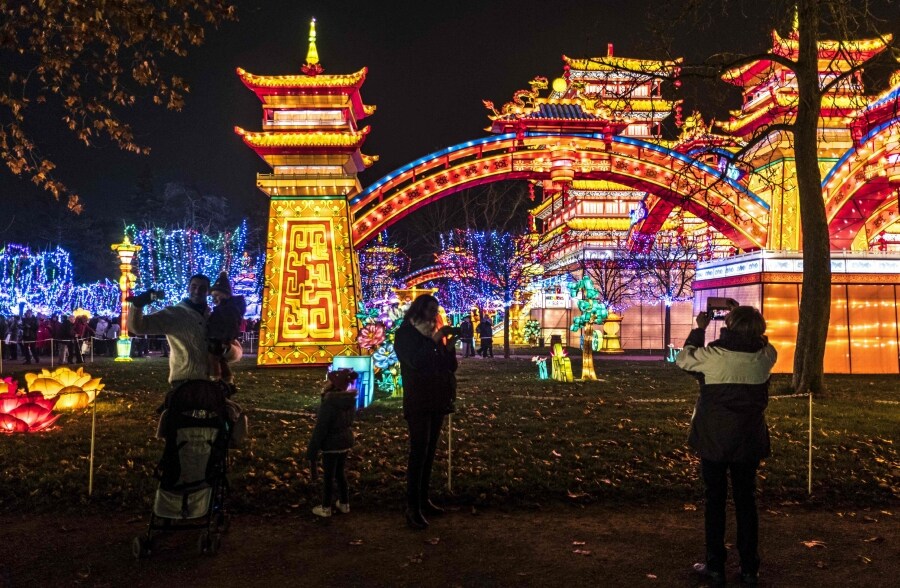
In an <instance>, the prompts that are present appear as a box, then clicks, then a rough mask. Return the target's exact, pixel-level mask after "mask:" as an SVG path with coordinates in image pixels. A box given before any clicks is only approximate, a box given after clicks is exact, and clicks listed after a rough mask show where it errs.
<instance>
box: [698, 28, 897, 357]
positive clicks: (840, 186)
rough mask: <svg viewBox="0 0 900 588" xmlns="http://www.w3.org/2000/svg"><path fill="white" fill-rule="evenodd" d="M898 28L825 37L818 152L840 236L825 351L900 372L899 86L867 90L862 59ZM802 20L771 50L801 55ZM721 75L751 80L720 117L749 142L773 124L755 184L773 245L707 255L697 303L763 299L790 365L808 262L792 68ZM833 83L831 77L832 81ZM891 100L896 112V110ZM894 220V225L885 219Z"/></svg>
mask: <svg viewBox="0 0 900 588" xmlns="http://www.w3.org/2000/svg"><path fill="white" fill-rule="evenodd" d="M890 42H891V38H890V36H886V37H884V38H876V39H862V40H844V41H837V40H822V41H818V47H817V51H818V67H819V80H820V84H822V85H823V87H826V88H827V91H826V92H825V94H824V96H823V97H822V103H821V109H820V114H819V125H818V130H817V137H818V159H819V168H820V170H821V171H822V174H823V186H822V187H823V194H822V197H823V199H824V201H825V209H826V218H827V221H828V223H829V233H830V242H831V250H832V253H831V283H832V288H831V321H830V324H829V329H828V341H827V345H826V351H825V370H826V372H830V373H884V372H887V373H891V372H893V373H897V372H898V371H900V360H898V343H900V339H898V335H897V333H898V331H897V317H896V308H897V305H898V303H900V300H898V293H900V256H897V255H892V254H891V253H890V251H889V249H888V246H889V244H890V242H889V241H888V240H887V239H886V237H885V235H886V234H896V231H897V230H898V229H900V223H898V222H897V221H898V220H900V211H898V202H897V195H898V194H900V121H898V119H897V109H896V108H897V96H898V92H897V90H896V85H897V82H898V81H900V77H898V76H897V75H896V74H895V76H894V78H893V79H892V82H891V84H892V86H893V88H891V89H889V90H888V91H887V92H885V93H882V94H881V95H878V96H874V95H871V94H868V93H866V91H865V88H864V85H863V77H862V75H863V69H862V67H861V65H862V64H864V63H866V62H868V61H869V60H870V59H872V58H874V57H876V56H877V55H878V54H880V53H881V52H883V51H885V49H886V48H887V47H888V44H889V43H890ZM798 49H799V44H798V35H797V32H796V28H795V30H794V31H791V32H790V33H789V34H788V35H787V36H786V37H782V36H780V35H779V34H778V32H777V31H773V33H772V47H771V48H770V49H769V51H770V53H772V54H774V55H779V56H783V57H785V58H787V59H790V60H796V59H797V56H798V53H799V50H798ZM722 79H723V80H724V81H726V82H728V83H731V84H734V85H736V86H739V87H741V88H742V90H743V106H742V107H741V108H740V109H739V110H735V111H732V113H731V115H732V116H731V119H730V120H728V121H723V122H720V123H717V125H718V127H719V128H720V129H721V130H722V131H723V132H724V133H726V134H727V135H730V136H732V137H734V138H736V139H737V140H738V141H740V142H742V143H747V144H749V142H750V141H751V140H752V139H754V138H756V137H757V135H759V134H760V133H761V132H766V131H767V129H769V128H773V129H774V130H772V131H771V132H768V133H767V134H766V136H765V139H764V140H763V141H760V142H758V143H757V144H756V145H755V147H754V148H753V149H752V150H751V151H750V152H749V154H748V157H746V158H745V159H747V160H748V161H750V162H751V164H752V165H751V167H752V173H751V174H750V178H749V182H748V187H749V188H750V190H751V191H752V192H753V193H755V194H756V195H758V196H759V197H761V198H762V199H764V200H765V201H766V202H767V203H768V205H769V230H768V234H767V242H766V246H765V249H763V250H760V251H757V252H750V253H746V254H742V255H738V256H736V257H730V258H724V259H716V260H712V261H709V262H705V263H700V264H698V267H697V274H696V276H695V281H694V284H693V289H694V304H695V309H702V308H705V304H706V300H707V298H709V297H711V296H728V297H732V298H735V299H737V300H739V301H740V302H741V303H742V304H751V305H753V306H756V307H758V308H760V310H761V311H762V312H763V313H764V314H765V316H766V320H767V322H768V331H767V334H768V336H769V340H770V341H771V342H772V343H773V345H775V346H776V348H777V349H778V356H779V357H778V363H777V364H776V365H775V368H774V371H775V372H790V371H791V369H792V364H793V355H794V345H795V338H796V325H797V322H798V320H799V300H800V286H801V283H802V278H803V263H802V254H801V252H800V250H801V249H802V240H801V231H800V205H799V193H798V189H797V179H796V178H797V173H796V167H795V161H794V157H793V144H792V137H791V135H789V134H787V133H785V132H783V131H780V130H778V127H777V125H778V123H790V122H792V121H793V119H794V116H795V115H796V112H797V106H798V100H799V93H798V89H797V80H796V78H795V75H794V73H793V72H792V71H791V70H789V69H787V68H785V67H784V66H783V65H782V64H781V63H779V62H777V61H773V60H770V59H765V58H763V59H759V60H756V61H753V62H751V63H748V64H746V65H743V66H741V67H736V68H734V69H731V70H729V71H726V72H725V73H724V74H723V76H722ZM832 82H834V83H833V85H830V86H829V84H831V83H832ZM891 109H893V110H892V112H889V111H890V110H891ZM888 227H893V229H891V230H892V231H895V232H894V233H887V232H886V228H888Z"/></svg>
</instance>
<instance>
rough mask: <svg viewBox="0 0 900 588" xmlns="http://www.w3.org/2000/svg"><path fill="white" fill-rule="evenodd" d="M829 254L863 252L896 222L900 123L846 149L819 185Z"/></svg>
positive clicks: (888, 125)
mask: <svg viewBox="0 0 900 588" xmlns="http://www.w3.org/2000/svg"><path fill="white" fill-rule="evenodd" d="M822 194H823V197H824V199H825V214H826V218H827V219H828V230H829V234H830V235H831V248H832V250H843V249H846V250H866V249H868V248H869V244H870V243H871V242H872V241H873V240H874V239H875V238H876V237H877V236H878V235H879V234H880V233H882V232H883V231H884V230H885V229H886V228H887V227H888V226H890V225H892V224H893V223H895V222H897V221H900V211H898V194H900V117H897V118H893V119H891V120H888V121H886V122H884V123H882V124H880V125H878V126H877V127H875V128H874V129H872V130H871V131H870V132H869V133H868V134H867V135H866V136H865V137H863V138H862V140H861V141H859V147H854V148H851V149H849V150H848V151H847V152H846V153H844V155H843V156H842V157H841V158H840V159H839V160H838V161H837V163H836V164H835V165H834V167H832V169H831V171H829V172H828V174H827V175H826V176H825V178H824V180H823V181H822Z"/></svg>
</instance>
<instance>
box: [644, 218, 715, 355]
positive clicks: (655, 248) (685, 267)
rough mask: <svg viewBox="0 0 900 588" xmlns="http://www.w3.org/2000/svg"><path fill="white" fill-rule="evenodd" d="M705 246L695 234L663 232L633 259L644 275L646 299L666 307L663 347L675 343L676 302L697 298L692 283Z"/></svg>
mask: <svg viewBox="0 0 900 588" xmlns="http://www.w3.org/2000/svg"><path fill="white" fill-rule="evenodd" d="M703 245H704V242H703V241H702V240H701V239H699V238H698V237H696V236H695V235H694V234H692V233H684V232H678V231H666V232H662V231H661V232H659V233H657V234H656V235H655V237H654V239H653V243H652V245H650V246H649V247H646V248H644V251H643V252H641V253H637V254H636V255H635V256H634V257H633V261H634V264H635V269H636V271H637V272H638V274H639V275H640V276H641V288H640V289H639V291H640V292H641V297H642V299H643V300H645V301H647V302H650V303H658V302H662V303H663V304H664V305H665V323H664V329H665V330H664V336H663V339H664V340H663V345H664V346H666V347H668V345H669V343H671V342H672V341H671V339H672V303H673V302H680V301H683V300H692V299H693V297H694V291H693V289H692V288H691V284H692V283H693V281H694V273H695V271H696V269H697V258H698V255H699V254H700V251H701V250H703Z"/></svg>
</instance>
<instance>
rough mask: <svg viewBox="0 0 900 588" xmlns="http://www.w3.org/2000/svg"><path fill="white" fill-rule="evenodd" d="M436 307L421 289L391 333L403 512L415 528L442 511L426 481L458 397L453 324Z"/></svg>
mask: <svg viewBox="0 0 900 588" xmlns="http://www.w3.org/2000/svg"><path fill="white" fill-rule="evenodd" d="M438 310H439V306H438V301H437V299H436V298H435V297H434V296H431V295H430V294H422V295H421V296H419V297H418V298H416V299H415V300H413V302H412V304H411V305H410V307H409V310H407V311H406V315H405V316H404V317H403V322H402V323H401V324H400V327H399V328H398V329H397V333H396V335H395V336H394V351H395V352H396V353H397V358H398V359H399V360H400V375H401V377H402V378H403V417H404V418H405V419H406V423H407V425H408V427H409V462H408V466H407V469H406V512H405V516H406V523H407V525H409V526H410V527H411V528H413V529H417V530H422V529H425V528H426V527H428V519H426V518H425V515H429V516H430V515H439V514H441V513H443V512H444V511H443V509H442V508H440V507H439V506H437V505H435V504H434V503H433V502H432V501H431V499H430V498H429V484H430V481H431V468H432V466H433V465H434V454H435V451H436V450H437V445H438V441H439V440H440V436H441V428H442V427H443V425H444V417H445V416H446V415H448V414H450V413H452V412H453V411H454V408H453V403H454V402H455V400H456V375H455V372H456V368H457V367H458V365H459V364H458V362H457V359H456V351H455V350H454V345H455V341H454V337H453V328H452V327H449V326H444V327H441V328H438V327H437V321H438Z"/></svg>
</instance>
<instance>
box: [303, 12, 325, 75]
mask: <svg viewBox="0 0 900 588" xmlns="http://www.w3.org/2000/svg"><path fill="white" fill-rule="evenodd" d="M300 71H302V72H303V73H305V74H306V75H308V76H311V77H315V76H317V75H319V74H322V73H324V72H325V68H324V67H322V64H321V63H319V50H318V49H317V48H316V19H315V17H313V19H312V20H311V21H310V22H309V49H307V51H306V63H304V64H303V65H302V66H301V67H300Z"/></svg>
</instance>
